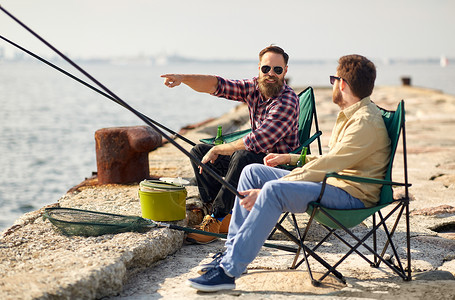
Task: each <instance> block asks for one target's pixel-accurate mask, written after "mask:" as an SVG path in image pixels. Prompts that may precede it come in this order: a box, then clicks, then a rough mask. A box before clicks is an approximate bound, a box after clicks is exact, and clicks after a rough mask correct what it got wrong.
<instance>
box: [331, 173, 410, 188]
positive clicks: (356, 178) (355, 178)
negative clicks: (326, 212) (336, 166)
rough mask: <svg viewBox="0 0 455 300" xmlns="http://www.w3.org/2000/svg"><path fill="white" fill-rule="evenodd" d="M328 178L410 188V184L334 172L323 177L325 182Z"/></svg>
mask: <svg viewBox="0 0 455 300" xmlns="http://www.w3.org/2000/svg"><path fill="white" fill-rule="evenodd" d="M329 177H335V178H340V179H345V180H351V181H355V182H362V183H372V184H382V185H396V186H408V187H410V186H411V184H410V183H401V182H395V181H390V180H382V179H376V178H368V177H360V176H350V175H340V174H338V173H336V172H330V173H327V174H326V175H325V180H326V179H327V178H329Z"/></svg>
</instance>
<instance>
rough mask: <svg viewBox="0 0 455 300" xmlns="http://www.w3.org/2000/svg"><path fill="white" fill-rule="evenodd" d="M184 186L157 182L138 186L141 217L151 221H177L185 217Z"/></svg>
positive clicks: (142, 183) (150, 181)
mask: <svg viewBox="0 0 455 300" xmlns="http://www.w3.org/2000/svg"><path fill="white" fill-rule="evenodd" d="M186 195H187V192H186V189H185V187H184V186H181V185H177V184H173V183H167V182H163V181H157V180H143V181H141V183H140V184H139V199H140V202H141V212H142V217H143V218H146V219H151V220H153V221H177V220H182V219H185V217H186Z"/></svg>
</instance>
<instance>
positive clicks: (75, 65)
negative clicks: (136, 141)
mask: <svg viewBox="0 0 455 300" xmlns="http://www.w3.org/2000/svg"><path fill="white" fill-rule="evenodd" d="M0 10H2V11H3V12H4V13H5V14H6V15H8V16H9V17H10V18H11V19H13V20H14V21H16V22H17V23H18V24H19V25H20V26H22V27H23V28H24V29H25V30H27V31H28V32H29V33H31V34H32V35H33V36H34V37H36V38H37V39H39V40H40V41H41V42H42V43H44V44H45V45H46V46H48V47H49V48H50V49H52V51H54V52H55V53H57V54H58V55H59V56H60V57H61V58H63V59H64V60H65V61H67V62H68V63H69V64H70V65H72V66H73V67H74V68H76V69H77V70H78V71H79V72H81V73H82V74H84V75H85V76H86V77H87V78H89V79H90V80H91V81H93V82H94V83H95V84H96V85H97V86H99V87H100V88H101V89H102V90H104V91H105V92H106V93H107V94H109V95H111V96H112V97H113V98H115V99H116V103H118V104H120V105H121V106H123V107H124V108H126V109H128V110H129V111H130V112H132V113H133V114H135V115H136V116H137V117H138V118H139V119H141V120H142V121H144V122H145V123H146V124H147V125H149V126H150V127H152V128H153V129H154V130H155V131H157V132H158V133H159V134H160V135H161V136H163V137H164V138H165V139H167V140H168V141H169V142H170V143H171V144H172V145H174V146H175V147H176V148H177V149H179V150H180V151H181V152H183V153H184V154H185V155H186V156H188V158H189V159H190V160H191V161H193V162H194V163H195V164H197V165H198V166H199V167H200V168H202V169H203V170H204V171H206V172H208V173H209V174H210V176H212V177H213V178H215V179H216V180H217V181H218V182H219V183H220V184H222V185H224V186H225V187H226V188H227V189H228V190H229V191H231V192H232V193H233V194H234V195H236V196H237V197H239V198H243V197H244V196H242V195H240V193H239V192H238V191H237V189H236V188H234V187H233V186H232V185H231V184H230V183H228V182H227V181H225V180H224V179H223V178H222V177H221V176H220V175H218V174H217V173H216V172H215V171H213V170H212V168H210V167H209V166H208V165H206V164H203V163H202V162H201V160H199V159H198V158H197V157H196V156H194V155H192V154H191V153H189V152H188V151H187V150H186V149H185V148H183V147H182V146H181V145H179V144H178V143H177V142H176V141H174V140H173V139H172V138H171V137H169V136H168V135H167V134H165V133H164V132H163V131H161V130H160V129H159V128H158V127H157V126H156V125H155V124H153V123H152V122H150V121H149V120H148V119H147V118H146V117H145V116H144V115H143V114H141V113H140V112H138V111H137V110H135V109H134V108H133V107H131V106H130V105H129V104H128V103H126V102H125V101H123V100H122V99H121V98H120V97H118V96H117V95H116V94H114V93H113V92H112V91H111V90H109V89H108V88H107V87H105V86H104V85H103V84H102V83H101V82H99V81H98V80H96V79H95V78H94V77H93V76H92V75H90V74H89V73H87V72H86V71H85V70H84V69H82V68H81V67H80V66H79V65H77V64H76V63H75V62H73V61H72V60H71V59H69V58H68V57H67V56H66V55H64V54H63V53H62V52H60V51H59V50H58V49H57V48H55V47H54V46H52V45H51V44H50V43H49V42H47V41H46V40H45V39H43V38H42V37H41V36H40V35H38V34H37V33H35V32H34V31H33V30H32V29H30V28H29V27H28V26H27V25H25V24H24V23H22V22H21V21H20V20H19V19H17V18H16V17H15V16H13V15H12V14H11V13H9V12H8V11H7V10H6V9H4V8H3V7H2V6H1V5H0Z"/></svg>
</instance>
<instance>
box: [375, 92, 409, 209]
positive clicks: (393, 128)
mask: <svg viewBox="0 0 455 300" xmlns="http://www.w3.org/2000/svg"><path fill="white" fill-rule="evenodd" d="M379 109H380V110H381V112H382V119H383V120H384V123H385V126H386V128H387V133H388V134H389V138H390V161H389V165H388V167H387V173H386V175H385V180H390V181H391V180H392V167H393V160H394V158H395V153H396V151H397V146H398V140H399V139H400V133H401V131H402V129H403V126H404V122H405V120H404V101H403V100H402V101H401V102H400V103H399V104H398V107H397V110H396V111H388V110H385V109H383V108H380V107H379ZM403 151H406V149H403ZM392 201H393V190H392V187H391V186H390V185H384V186H383V187H382V189H381V195H380V200H379V203H378V205H381V204H386V203H390V202H392Z"/></svg>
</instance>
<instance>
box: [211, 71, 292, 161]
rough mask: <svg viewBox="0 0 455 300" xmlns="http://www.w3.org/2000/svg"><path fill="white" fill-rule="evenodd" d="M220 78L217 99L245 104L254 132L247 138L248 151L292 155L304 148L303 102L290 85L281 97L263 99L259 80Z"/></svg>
mask: <svg viewBox="0 0 455 300" xmlns="http://www.w3.org/2000/svg"><path fill="white" fill-rule="evenodd" d="M217 78H218V88H217V90H216V91H215V93H214V94H213V95H214V96H217V97H222V98H226V99H229V100H235V101H240V102H245V103H246V104H247V105H248V110H249V113H250V124H251V129H252V132H251V133H249V134H247V135H246V136H245V137H244V138H243V142H244V143H245V146H246V149H247V150H248V151H252V152H255V153H272V152H274V153H289V152H291V151H293V150H294V149H296V148H297V147H298V146H300V142H299V135H298V128H299V114H300V107H299V98H298V97H297V95H296V94H295V92H294V90H292V89H291V88H290V87H289V86H288V85H287V84H285V85H284V86H283V89H282V90H281V92H280V94H279V95H278V96H277V97H273V98H270V99H264V98H262V95H261V93H260V92H259V89H258V82H257V77H254V78H253V79H246V80H227V79H223V78H221V77H217Z"/></svg>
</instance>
